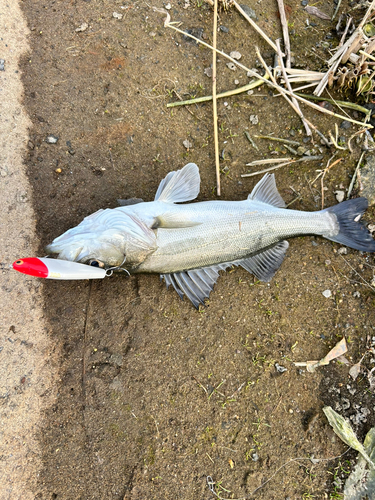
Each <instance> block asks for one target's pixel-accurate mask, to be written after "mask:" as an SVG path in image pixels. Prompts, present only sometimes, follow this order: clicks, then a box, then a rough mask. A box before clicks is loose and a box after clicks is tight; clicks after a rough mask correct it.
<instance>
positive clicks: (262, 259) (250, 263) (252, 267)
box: [160, 241, 289, 309]
mask: <svg viewBox="0 0 375 500" xmlns="http://www.w3.org/2000/svg"><path fill="white" fill-rule="evenodd" d="M288 247H289V243H288V242H287V241H280V242H279V243H277V244H276V245H274V246H273V247H270V248H268V249H267V250H264V251H262V252H260V253H258V254H256V255H253V256H251V257H247V258H245V259H239V260H235V261H233V262H223V263H221V264H215V265H214V266H209V267H202V268H200V269H190V270H188V271H180V272H176V273H170V274H162V275H161V276H160V277H161V278H164V280H165V282H166V285H167V288H169V286H170V285H172V286H173V288H174V289H175V290H176V292H177V293H178V295H179V296H180V297H181V299H182V298H183V297H184V295H186V297H187V298H188V299H189V300H190V301H191V302H192V304H193V305H194V307H196V308H197V309H198V308H199V305H200V304H202V305H204V300H205V299H207V298H208V297H209V296H210V293H211V292H212V290H213V288H214V285H215V283H216V281H217V279H218V277H219V276H220V274H219V271H225V270H226V269H227V268H228V267H232V266H241V267H243V268H244V269H246V271H249V272H250V273H252V274H254V275H255V276H256V277H257V278H258V279H260V280H261V281H270V279H271V278H272V276H273V275H274V274H275V273H276V271H277V270H278V269H279V267H280V266H281V264H282V262H283V260H284V257H285V252H286V251H287V249H288Z"/></svg>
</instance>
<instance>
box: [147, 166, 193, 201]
mask: <svg viewBox="0 0 375 500" xmlns="http://www.w3.org/2000/svg"><path fill="white" fill-rule="evenodd" d="M199 188H200V175H199V169H198V167H197V165H196V164H195V163H188V164H187V165H185V166H184V167H183V168H182V169H181V170H177V171H176V172H169V174H168V175H167V176H166V177H165V178H164V179H163V180H162V181H161V183H160V184H159V187H158V190H157V192H156V195H155V201H164V202H165V203H182V202H184V201H190V200H194V199H195V198H196V197H197V196H198V194H199Z"/></svg>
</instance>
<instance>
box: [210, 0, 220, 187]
mask: <svg viewBox="0 0 375 500" xmlns="http://www.w3.org/2000/svg"><path fill="white" fill-rule="evenodd" d="M214 1H215V4H214V32H213V40H212V45H213V51H212V56H213V58H212V105H213V106H212V107H213V113H214V143H215V165H216V194H217V195H218V196H220V195H221V192H220V191H221V190H220V156H219V132H218V129H217V127H218V123H217V100H216V58H217V56H216V38H217V3H218V0H214Z"/></svg>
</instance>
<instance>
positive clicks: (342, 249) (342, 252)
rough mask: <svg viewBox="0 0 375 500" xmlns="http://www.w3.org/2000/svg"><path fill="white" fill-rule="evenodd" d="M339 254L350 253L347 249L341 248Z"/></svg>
mask: <svg viewBox="0 0 375 500" xmlns="http://www.w3.org/2000/svg"><path fill="white" fill-rule="evenodd" d="M337 253H338V254H339V255H347V253H348V249H347V248H346V247H341V248H339V249H338V250H337Z"/></svg>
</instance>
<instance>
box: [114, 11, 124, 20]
mask: <svg viewBox="0 0 375 500" xmlns="http://www.w3.org/2000/svg"><path fill="white" fill-rule="evenodd" d="M112 16H113V17H114V18H115V19H122V18H123V17H124V16H123V14H119V13H118V12H114V13H113V14H112Z"/></svg>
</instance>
